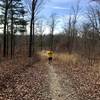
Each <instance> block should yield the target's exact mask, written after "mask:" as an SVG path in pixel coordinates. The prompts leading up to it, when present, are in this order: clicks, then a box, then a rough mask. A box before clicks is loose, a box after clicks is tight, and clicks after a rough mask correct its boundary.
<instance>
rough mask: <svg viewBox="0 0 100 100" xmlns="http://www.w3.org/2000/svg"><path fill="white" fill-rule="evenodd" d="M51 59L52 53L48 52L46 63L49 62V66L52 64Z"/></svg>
mask: <svg viewBox="0 0 100 100" xmlns="http://www.w3.org/2000/svg"><path fill="white" fill-rule="evenodd" d="M52 58H53V51H51V50H50V51H48V62H49V64H51V62H52Z"/></svg>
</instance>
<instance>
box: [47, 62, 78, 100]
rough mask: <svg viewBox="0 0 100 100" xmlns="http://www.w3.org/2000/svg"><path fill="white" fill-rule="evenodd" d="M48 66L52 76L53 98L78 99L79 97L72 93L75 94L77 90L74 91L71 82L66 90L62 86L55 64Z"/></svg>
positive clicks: (62, 99)
mask: <svg viewBox="0 0 100 100" xmlns="http://www.w3.org/2000/svg"><path fill="white" fill-rule="evenodd" d="M47 66H48V74H49V78H50V93H51V97H52V100H78V99H77V98H73V97H72V95H75V91H73V89H72V87H70V85H69V84H68V86H67V87H68V90H67V91H66V92H65V91H64V90H63V89H62V88H61V84H60V80H61V77H60V76H59V75H58V74H57V73H56V70H55V69H54V67H53V65H49V64H47Z"/></svg>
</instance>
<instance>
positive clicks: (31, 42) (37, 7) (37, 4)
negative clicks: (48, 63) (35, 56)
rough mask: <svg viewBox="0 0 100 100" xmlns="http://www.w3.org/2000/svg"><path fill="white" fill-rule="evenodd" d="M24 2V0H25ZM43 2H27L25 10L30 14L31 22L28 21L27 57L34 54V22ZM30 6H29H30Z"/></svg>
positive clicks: (33, 0)
mask: <svg viewBox="0 0 100 100" xmlns="http://www.w3.org/2000/svg"><path fill="white" fill-rule="evenodd" d="M25 1H26V0H25ZM44 1H45V0H32V1H30V2H28V4H29V5H28V6H27V8H28V9H29V12H30V13H31V21H30V39H29V57H31V56H32V53H34V34H35V33H34V32H35V22H36V20H37V18H38V17H37V16H38V15H39V13H40V11H41V8H42V5H43V4H44ZM30 4H31V6H30Z"/></svg>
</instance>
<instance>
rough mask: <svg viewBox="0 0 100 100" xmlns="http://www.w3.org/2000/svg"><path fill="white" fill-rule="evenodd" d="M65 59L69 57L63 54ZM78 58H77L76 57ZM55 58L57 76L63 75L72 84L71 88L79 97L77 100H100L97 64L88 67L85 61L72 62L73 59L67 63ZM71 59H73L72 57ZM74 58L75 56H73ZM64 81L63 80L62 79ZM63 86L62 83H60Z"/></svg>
mask: <svg viewBox="0 0 100 100" xmlns="http://www.w3.org/2000/svg"><path fill="white" fill-rule="evenodd" d="M65 55H66V56H68V57H66V58H71V57H72V55H71V57H69V56H70V55H67V54H65ZM76 57H78V56H76ZM57 58H60V57H57V56H56V62H54V64H55V66H56V67H57V69H60V70H59V74H60V73H63V74H65V76H66V77H69V78H70V79H71V80H72V82H73V85H72V86H73V87H74V89H75V91H76V92H77V94H78V96H79V100H100V65H99V63H96V64H94V65H93V66H90V65H89V64H88V62H87V61H85V60H83V59H82V58H79V59H77V60H76V61H74V62H73V59H72V60H71V59H70V61H68V60H69V59H68V60H67V59H64V61H63V60H62V59H61V60H60V59H58V60H57ZM72 58H73V57H72ZM74 58H75V56H74ZM64 80H65V79H64ZM62 84H64V82H63V83H62Z"/></svg>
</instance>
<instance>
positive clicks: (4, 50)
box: [3, 0, 8, 57]
mask: <svg viewBox="0 0 100 100" xmlns="http://www.w3.org/2000/svg"><path fill="white" fill-rule="evenodd" d="M7 13H8V0H6V8H5V15H4V33H3V34H4V37H3V39H4V44H3V56H4V57H6V26H7Z"/></svg>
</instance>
